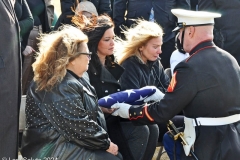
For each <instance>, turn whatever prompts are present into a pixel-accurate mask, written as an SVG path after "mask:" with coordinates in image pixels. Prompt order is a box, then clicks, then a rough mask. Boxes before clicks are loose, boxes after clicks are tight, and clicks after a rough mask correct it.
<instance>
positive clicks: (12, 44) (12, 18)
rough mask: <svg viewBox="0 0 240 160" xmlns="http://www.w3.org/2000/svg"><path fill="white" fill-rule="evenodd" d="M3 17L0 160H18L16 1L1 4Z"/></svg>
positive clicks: (18, 96)
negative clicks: (2, 159) (0, 159)
mask: <svg viewBox="0 0 240 160" xmlns="http://www.w3.org/2000/svg"><path fill="white" fill-rule="evenodd" d="M0 17H1V23H0V37H1V40H0V113H1V117H0V121H1V123H0V157H2V158H4V157H7V158H9V159H17V155H18V120H19V119H18V111H19V108H20V102H21V50H20V34H19V33H20V30H19V24H18V20H17V17H16V14H15V11H14V1H9V0H2V1H0Z"/></svg>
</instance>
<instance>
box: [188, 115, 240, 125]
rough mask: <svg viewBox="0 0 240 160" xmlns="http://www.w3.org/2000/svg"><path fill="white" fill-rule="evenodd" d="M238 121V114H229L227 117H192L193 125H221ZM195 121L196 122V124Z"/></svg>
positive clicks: (239, 116)
mask: <svg viewBox="0 0 240 160" xmlns="http://www.w3.org/2000/svg"><path fill="white" fill-rule="evenodd" d="M237 121H240V114H235V115H231V116H228V117H219V118H201V117H200V118H196V119H193V118H192V123H193V126H194V127H195V126H221V125H226V124H231V123H235V122H237ZM196 122H197V124H196Z"/></svg>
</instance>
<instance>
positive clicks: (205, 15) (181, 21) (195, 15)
mask: <svg viewBox="0 0 240 160" xmlns="http://www.w3.org/2000/svg"><path fill="white" fill-rule="evenodd" d="M171 12H172V13H173V14H174V15H175V16H176V17H177V18H178V26H177V27H176V28H175V29H174V30H173V31H177V30H179V29H181V28H183V27H184V26H201V25H213V24H214V18H218V17H221V14H219V13H213V12H206V11H191V10H184V9H172V10H171Z"/></svg>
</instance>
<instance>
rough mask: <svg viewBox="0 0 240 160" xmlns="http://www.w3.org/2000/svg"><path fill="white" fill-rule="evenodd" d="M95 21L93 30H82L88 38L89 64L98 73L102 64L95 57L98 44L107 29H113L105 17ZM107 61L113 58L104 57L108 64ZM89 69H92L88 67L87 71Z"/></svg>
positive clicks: (108, 19)
mask: <svg viewBox="0 0 240 160" xmlns="http://www.w3.org/2000/svg"><path fill="white" fill-rule="evenodd" d="M97 19H98V20H97V21H98V24H97V25H96V27H94V28H93V29H87V28H86V29H83V32H84V33H85V34H86V35H87V36H88V48H89V51H90V52H92V57H91V61H90V63H91V65H93V67H94V68H95V69H97V70H96V71H97V72H99V71H100V70H99V69H100V68H101V65H102V64H101V62H100V60H99V57H98V55H97V50H98V43H99V41H100V40H101V38H102V36H103V35H104V33H105V31H106V30H108V29H109V28H112V27H114V23H113V21H112V20H111V18H110V17H109V16H107V15H101V16H99V17H98V18H97ZM109 61H113V56H107V57H106V63H109ZM106 65H107V64H106ZM91 69H93V68H92V67H91V66H90V67H89V70H91Z"/></svg>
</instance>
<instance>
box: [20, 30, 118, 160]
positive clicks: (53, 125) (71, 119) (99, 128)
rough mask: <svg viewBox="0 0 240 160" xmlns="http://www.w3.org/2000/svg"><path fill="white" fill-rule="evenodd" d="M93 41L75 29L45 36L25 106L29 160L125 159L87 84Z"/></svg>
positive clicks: (24, 153) (25, 150) (25, 142)
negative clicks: (48, 159)
mask: <svg viewBox="0 0 240 160" xmlns="http://www.w3.org/2000/svg"><path fill="white" fill-rule="evenodd" d="M87 41H88V38H87V36H86V35H85V34H83V32H82V31H80V30H79V29H77V28H75V27H73V26H63V28H62V29H61V30H60V31H57V32H53V33H52V34H45V35H42V36H41V41H40V44H39V53H38V56H37V59H36V61H35V62H34V63H33V70H34V80H33V81H32V83H31V85H30V88H29V91H28V94H27V102H26V122H27V123H26V124H27V128H26V130H25V131H24V134H23V140H22V149H21V153H22V156H23V157H26V158H40V159H41V158H52V157H55V158H58V159H78V160H86V159H92V160H99V159H112V160H121V159H122V158H121V154H120V153H119V152H118V147H117V145H115V144H114V143H113V142H111V140H110V139H109V136H108V134H107V132H106V122H105V119H104V115H103V113H102V111H101V109H100V108H99V106H98V104H97V97H96V93H95V90H94V88H93V87H92V86H91V85H90V84H89V83H88V80H86V79H85V77H86V76H85V73H86V71H87V69H88V65H89V61H90V59H91V54H92V53H91V52H89V50H88V47H87Z"/></svg>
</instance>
